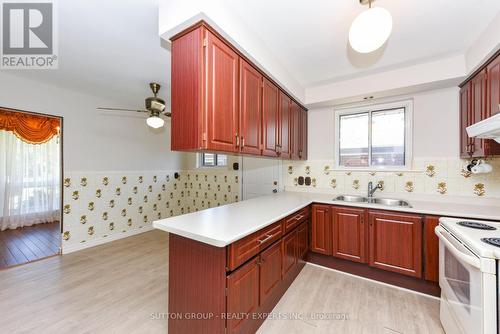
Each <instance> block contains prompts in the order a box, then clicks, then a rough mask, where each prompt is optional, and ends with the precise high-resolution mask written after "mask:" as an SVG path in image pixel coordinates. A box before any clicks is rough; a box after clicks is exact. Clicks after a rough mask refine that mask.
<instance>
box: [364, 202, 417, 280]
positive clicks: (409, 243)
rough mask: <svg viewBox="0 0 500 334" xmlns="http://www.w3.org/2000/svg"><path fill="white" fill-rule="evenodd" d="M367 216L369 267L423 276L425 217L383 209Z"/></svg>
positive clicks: (371, 212)
mask: <svg viewBox="0 0 500 334" xmlns="http://www.w3.org/2000/svg"><path fill="white" fill-rule="evenodd" d="M368 215H369V222H370V226H369V230H370V233H369V234H370V238H369V239H370V241H369V245H370V251H369V254H370V256H369V264H370V266H372V267H375V268H379V269H384V270H388V271H393V272H397V273H400V274H404V275H408V276H413V277H419V278H420V277H422V217H421V216H419V215H413V214H401V213H387V212H381V211H370V212H369V213H368Z"/></svg>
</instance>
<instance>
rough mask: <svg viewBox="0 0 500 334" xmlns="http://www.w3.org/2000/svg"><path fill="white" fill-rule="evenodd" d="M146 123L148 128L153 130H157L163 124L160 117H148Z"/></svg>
mask: <svg viewBox="0 0 500 334" xmlns="http://www.w3.org/2000/svg"><path fill="white" fill-rule="evenodd" d="M146 123H147V125H148V126H150V127H152V128H153V129H159V128H161V127H162V126H163V125H164V124H165V121H164V120H163V118H161V117H158V116H150V117H148V118H147V119H146Z"/></svg>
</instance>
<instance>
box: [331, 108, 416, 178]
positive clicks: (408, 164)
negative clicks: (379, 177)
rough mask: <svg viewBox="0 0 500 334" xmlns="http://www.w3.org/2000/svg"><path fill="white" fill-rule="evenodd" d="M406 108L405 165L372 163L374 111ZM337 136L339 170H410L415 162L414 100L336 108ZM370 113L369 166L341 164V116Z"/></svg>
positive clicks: (335, 140)
mask: <svg viewBox="0 0 500 334" xmlns="http://www.w3.org/2000/svg"><path fill="white" fill-rule="evenodd" d="M401 108H404V109H405V164H404V166H376V165H371V154H372V147H371V146H372V145H371V143H372V133H371V132H372V126H371V120H372V113H373V112H377V111H383V110H391V109H392V110H394V109H401ZM334 112H335V138H334V157H335V168H336V169H337V170H359V171H408V170H411V168H412V162H413V100H402V101H393V102H387V103H376V104H363V105H357V106H352V105H351V106H345V107H340V108H335V109H334ZM363 113H368V119H369V122H370V124H369V126H368V161H369V163H370V165H368V166H366V167H365V166H363V167H359V166H343V165H340V117H341V116H345V115H355V114H363Z"/></svg>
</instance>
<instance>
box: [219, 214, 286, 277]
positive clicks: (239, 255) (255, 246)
mask: <svg viewBox="0 0 500 334" xmlns="http://www.w3.org/2000/svg"><path fill="white" fill-rule="evenodd" d="M281 224H282V223H281V222H277V223H274V224H272V225H270V226H268V227H265V228H263V229H262V230H260V231H257V232H255V233H253V234H251V235H249V236H247V237H245V238H243V239H241V240H238V241H236V242H234V243H232V244H231V245H229V246H228V252H227V256H228V258H227V263H228V270H234V269H236V268H237V267H238V266H239V265H241V264H243V263H244V262H245V261H247V260H248V259H250V258H252V257H253V256H255V255H257V254H259V253H260V251H262V250H264V249H265V248H267V247H268V246H269V245H271V244H272V243H273V242H275V241H276V240H279V239H280V238H281V235H282V231H281Z"/></svg>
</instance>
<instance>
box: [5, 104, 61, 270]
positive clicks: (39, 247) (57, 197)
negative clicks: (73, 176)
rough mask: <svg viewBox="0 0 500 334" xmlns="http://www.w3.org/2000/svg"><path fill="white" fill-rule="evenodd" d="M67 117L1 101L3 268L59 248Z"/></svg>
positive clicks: (22, 262) (55, 253)
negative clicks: (64, 121)
mask: <svg viewBox="0 0 500 334" xmlns="http://www.w3.org/2000/svg"><path fill="white" fill-rule="evenodd" d="M61 180H62V118H60V117H56V116H51V115H45V114H37V113H32V112H25V111H20V110H13V109H7V108H1V107H0V269H3V268H7V267H12V266H16V265H20V264H24V263H28V262H32V261H36V260H39V259H43V258H46V257H50V256H54V255H58V254H60V250H61V228H62V227H61V224H62V215H61V203H62V189H61V187H62V184H61Z"/></svg>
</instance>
